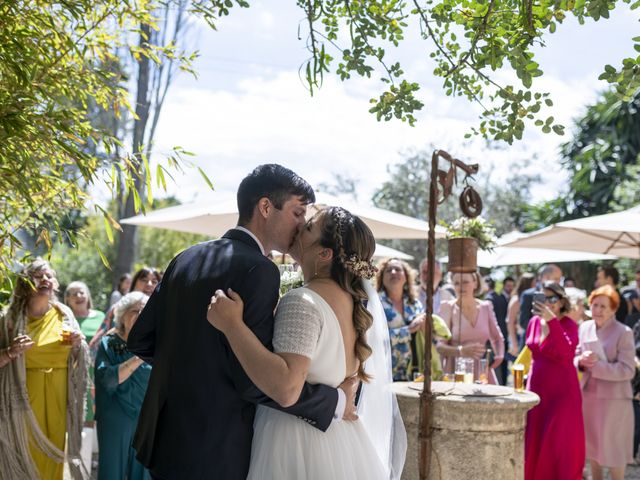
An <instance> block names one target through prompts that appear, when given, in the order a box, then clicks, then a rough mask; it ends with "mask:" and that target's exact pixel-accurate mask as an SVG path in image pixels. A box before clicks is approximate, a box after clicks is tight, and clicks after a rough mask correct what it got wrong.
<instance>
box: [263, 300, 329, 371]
mask: <svg viewBox="0 0 640 480" xmlns="http://www.w3.org/2000/svg"><path fill="white" fill-rule="evenodd" d="M321 330H322V318H321V316H320V311H319V310H318V306H317V305H316V303H315V301H314V299H313V297H312V296H311V295H310V294H309V293H307V292H304V290H302V289H299V290H291V291H290V292H289V293H287V294H286V295H285V296H284V297H283V298H282V300H280V303H279V304H278V310H277V311H276V318H275V324H274V331H273V349H274V351H275V352H279V353H297V354H298V355H304V356H305V357H308V358H311V357H312V356H313V353H314V352H315V349H316V345H317V343H318V338H319V337H320V331H321Z"/></svg>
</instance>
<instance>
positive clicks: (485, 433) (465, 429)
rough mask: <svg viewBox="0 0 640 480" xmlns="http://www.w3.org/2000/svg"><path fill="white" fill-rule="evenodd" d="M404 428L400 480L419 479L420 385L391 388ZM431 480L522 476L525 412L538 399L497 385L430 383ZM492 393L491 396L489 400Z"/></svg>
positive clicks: (517, 479) (532, 394)
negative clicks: (433, 394)
mask: <svg viewBox="0 0 640 480" xmlns="http://www.w3.org/2000/svg"><path fill="white" fill-rule="evenodd" d="M393 388H394V391H395V393H396V395H397V398H398V404H399V407H400V412H401V413H402V418H403V420H404V424H405V427H406V429H407V439H408V446H407V460H406V462H405V467H404V471H403V474H402V479H403V480H418V479H419V470H418V455H419V453H418V452H419V445H418V430H419V426H418V419H419V408H420V393H421V392H420V391H419V390H418V388H420V384H416V383H409V382H396V383H394V384H393ZM432 391H433V392H434V393H436V397H435V398H434V402H433V405H434V410H433V417H432V432H433V433H432V453H431V468H430V475H429V480H474V479H482V478H492V479H501V480H502V479H508V480H511V479H514V480H521V479H523V478H524V429H525V424H526V413H527V411H528V410H529V409H531V408H532V407H534V406H535V405H537V404H538V402H539V401H540V398H539V397H538V396H537V395H536V394H535V393H532V392H523V393H514V392H513V389H510V388H507V387H500V386H495V385H464V384H459V383H448V382H432ZM487 395H492V396H487Z"/></svg>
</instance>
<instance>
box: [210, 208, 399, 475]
mask: <svg viewBox="0 0 640 480" xmlns="http://www.w3.org/2000/svg"><path fill="white" fill-rule="evenodd" d="M374 249H375V240H374V237H373V234H372V233H371V231H370V230H369V228H368V227H367V226H366V225H365V224H364V222H362V220H360V219H359V218H358V217H355V216H353V215H351V214H350V213H349V212H348V211H346V210H344V209H342V208H339V207H332V208H329V209H326V210H323V211H321V212H319V213H317V214H316V215H315V216H314V217H313V218H312V219H311V220H309V221H308V222H307V224H306V225H305V227H304V228H303V229H302V231H301V232H300V233H299V234H298V236H297V238H296V241H295V242H294V245H293V247H292V249H291V252H290V254H291V255H292V256H293V258H294V259H295V260H296V261H297V262H298V263H299V264H300V266H301V267H302V273H303V275H304V278H305V281H306V283H305V285H304V286H303V287H301V288H298V289H295V290H292V291H290V292H289V293H287V294H286V295H285V296H284V297H283V298H282V300H281V301H280V303H279V305H278V308H277V311H276V316H275V323H274V335H273V347H274V352H275V353H274V352H271V351H269V350H268V349H266V348H265V347H264V346H263V345H262V344H261V343H260V342H259V340H258V339H257V338H256V337H255V335H254V334H253V332H252V331H251V330H250V329H249V328H248V327H247V326H246V325H245V324H244V322H243V321H242V313H243V303H242V299H241V298H240V297H239V296H238V295H237V294H236V293H235V292H233V291H232V290H229V291H228V292H227V293H228V294H229V297H227V296H226V295H225V294H224V293H223V292H222V291H220V290H218V291H216V293H215V296H214V297H213V298H212V300H211V305H210V308H209V313H208V315H207V318H208V320H209V322H210V323H211V324H212V325H213V326H214V327H216V328H218V329H219V330H221V331H222V332H223V333H224V334H225V336H226V337H227V339H228V341H229V344H230V345H231V348H232V349H233V352H234V353H235V355H236V356H237V357H238V360H239V361H240V363H241V364H242V367H243V368H244V370H245V371H246V373H247V375H248V376H249V377H250V378H251V380H252V381H253V382H254V383H255V385H256V386H257V387H258V388H259V389H260V390H262V391H263V392H264V393H265V394H266V395H268V396H269V397H271V398H272V399H274V400H275V401H276V402H278V403H279V404H280V405H281V406H283V407H287V406H290V405H293V404H294V403H295V402H296V401H297V399H298V396H299V395H300V391H301V389H302V386H303V384H304V382H305V381H308V382H310V383H323V384H326V385H330V386H334V387H335V386H338V385H339V384H340V383H341V382H342V381H343V380H344V379H345V378H346V377H349V376H352V375H357V376H358V378H359V379H360V380H362V381H363V382H364V387H363V389H362V393H361V395H360V401H359V406H358V413H359V417H360V418H359V419H358V420H356V421H353V422H351V421H339V422H336V421H334V422H333V423H332V424H331V426H330V427H329V429H328V430H327V431H326V432H324V433H323V432H321V431H319V430H317V429H315V428H313V427H311V426H310V425H307V424H306V423H305V421H303V420H302V419H300V418H297V417H295V416H292V415H288V414H287V413H284V412H281V411H278V410H275V409H271V408H268V407H265V406H258V410H257V413H256V418H255V421H254V437H253V444H252V449H251V466H250V469H249V475H248V478H249V479H265V480H266V479H278V480H287V479H318V480H320V479H326V478H332V479H350V480H351V479H354V478H367V479H389V478H400V474H401V473H402V467H403V464H404V455H405V450H406V434H405V431H404V426H403V425H402V419H401V418H400V415H399V412H398V408H397V404H396V403H395V397H394V396H393V394H392V393H391V392H390V388H389V385H390V382H391V360H390V353H389V339H388V331H387V328H386V322H385V320H384V312H383V311H382V306H381V305H380V302H379V300H378V296H377V295H376V294H375V291H374V289H373V288H372V286H371V285H370V283H369V281H368V279H369V278H371V277H372V276H373V274H374V273H375V268H374V267H373V265H372V264H371V257H372V255H373V252H374ZM365 302H367V308H365V306H364V305H365ZM372 314H373V315H372ZM385 335H386V338H385Z"/></svg>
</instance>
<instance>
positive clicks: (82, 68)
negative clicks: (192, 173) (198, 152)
mask: <svg viewBox="0 0 640 480" xmlns="http://www.w3.org/2000/svg"><path fill="white" fill-rule="evenodd" d="M169 1H171V0H169ZM164 3H166V2H163V3H162V4H163V5H164ZM159 4H160V1H159V0H158V1H156V0H142V1H137V2H127V1H119V0H75V1H73V2H57V1H54V0H42V1H38V2H31V1H11V2H1V3H0V220H1V221H0V284H3V283H4V282H5V281H6V280H7V278H8V275H7V274H8V273H9V272H10V270H11V269H12V265H13V262H14V260H15V259H16V258H18V257H19V252H20V248H21V247H22V245H21V242H20V240H19V237H18V232H19V231H21V230H27V231H31V232H35V235H36V237H37V239H38V242H39V243H41V244H46V246H47V247H48V248H49V249H50V248H51V246H52V243H53V240H55V239H56V238H57V239H58V240H60V241H63V240H67V239H68V240H70V241H71V242H72V243H75V241H76V239H75V238H74V235H73V233H72V231H71V230H69V229H68V228H67V227H68V225H70V224H72V223H73V218H70V216H71V217H73V215H74V214H73V212H77V211H79V210H83V209H84V208H85V205H86V203H87V201H88V197H87V193H86V190H87V188H88V187H90V186H92V185H95V184H97V183H104V184H106V185H108V186H109V188H111V189H112V191H113V192H114V194H116V192H121V194H124V195H128V194H129V191H131V190H132V186H133V184H134V181H135V179H136V178H140V177H143V178H144V181H145V182H146V183H147V185H148V187H149V188H148V191H149V192H150V187H151V182H152V176H151V172H150V171H149V164H148V162H147V161H146V159H145V158H143V159H142V163H143V167H142V168H138V162H134V161H132V157H131V154H130V153H127V148H126V146H125V145H120V144H119V142H118V140H117V139H116V138H115V137H113V136H112V134H111V133H110V132H109V131H108V130H107V129H104V128H102V126H101V125H100V122H92V121H91V119H92V118H91V112H95V111H96V110H98V111H100V110H102V111H112V112H114V114H115V115H118V114H119V112H120V111H121V110H122V109H127V110H129V111H130V112H132V114H133V112H134V109H132V107H131V105H130V104H129V93H128V91H127V89H126V86H127V85H126V81H127V79H126V78H123V77H122V75H121V72H120V71H119V69H118V68H115V67H114V65H115V66H117V65H118V58H117V57H116V52H117V51H118V50H119V49H125V51H127V52H128V54H129V55H132V56H133V57H134V58H138V57H140V56H148V57H149V58H151V59H152V60H153V61H154V62H162V61H163V59H167V58H171V59H174V60H176V61H178V62H180V65H181V68H182V69H183V70H187V71H189V70H190V69H191V67H190V62H191V60H192V59H193V54H187V53H185V52H182V51H179V50H178V49H177V48H176V46H175V45H174V44H171V43H169V44H167V45H165V46H163V47H157V46H154V45H151V44H149V43H144V42H142V43H137V42H136V43H133V42H132V41H131V40H132V39H133V38H136V36H138V34H139V33H140V32H141V27H140V26H141V25H146V26H148V27H149V28H151V29H156V28H158V23H159V19H158V18H155V16H154V13H153V12H155V11H156V9H157V6H158V5H159ZM190 11H191V12H193V13H195V14H199V15H203V16H204V17H205V18H206V19H207V21H209V22H210V23H212V22H213V21H214V20H215V19H216V18H218V16H219V15H224V14H227V13H228V9H227V8H226V7H224V8H221V7H220V6H219V5H217V2H192V3H191V4H190ZM117 148H120V149H121V151H122V154H121V155H120V157H118V158H116V159H115V162H114V161H113V159H112V157H113V155H112V154H113V152H114V151H115V150H116V149H117ZM183 153H184V152H183V151H182V150H181V149H176V150H175V151H174V152H173V153H172V154H171V155H170V156H169V158H168V159H167V161H166V163H165V164H164V165H163V164H160V165H159V166H158V167H157V169H156V171H155V172H154V174H155V175H154V176H155V178H156V180H157V184H158V185H159V186H163V185H164V184H165V175H166V174H170V173H169V172H170V169H171V168H180V165H181V164H182V163H184V159H183V157H182V155H183ZM121 187H124V188H121ZM152 198H153V197H152V196H151V195H149V198H148V201H149V202H151V201H152ZM136 207H137V208H138V209H140V208H143V199H140V198H136ZM96 209H97V210H98V211H101V213H102V214H103V216H104V225H105V226H106V234H107V236H108V238H109V239H110V240H112V239H113V228H119V226H118V225H117V223H116V222H115V221H114V220H113V218H112V217H111V216H110V215H109V214H108V212H107V211H105V210H102V209H100V208H99V207H96ZM103 259H105V260H106V257H104V256H103Z"/></svg>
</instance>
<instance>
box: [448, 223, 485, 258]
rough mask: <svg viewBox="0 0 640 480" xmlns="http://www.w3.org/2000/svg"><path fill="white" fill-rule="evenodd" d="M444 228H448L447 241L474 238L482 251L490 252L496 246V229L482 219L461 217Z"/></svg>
mask: <svg viewBox="0 0 640 480" xmlns="http://www.w3.org/2000/svg"><path fill="white" fill-rule="evenodd" d="M444 226H445V227H446V228H447V240H451V239H452V238H474V239H475V240H476V241H477V242H478V248H479V249H480V250H488V251H492V250H493V248H494V247H495V246H496V241H497V239H496V229H495V227H494V226H493V225H492V224H491V223H489V222H487V221H486V220H485V219H484V218H482V217H475V218H467V217H460V218H458V219H456V220H454V221H453V222H451V223H450V224H445V225H444Z"/></svg>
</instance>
